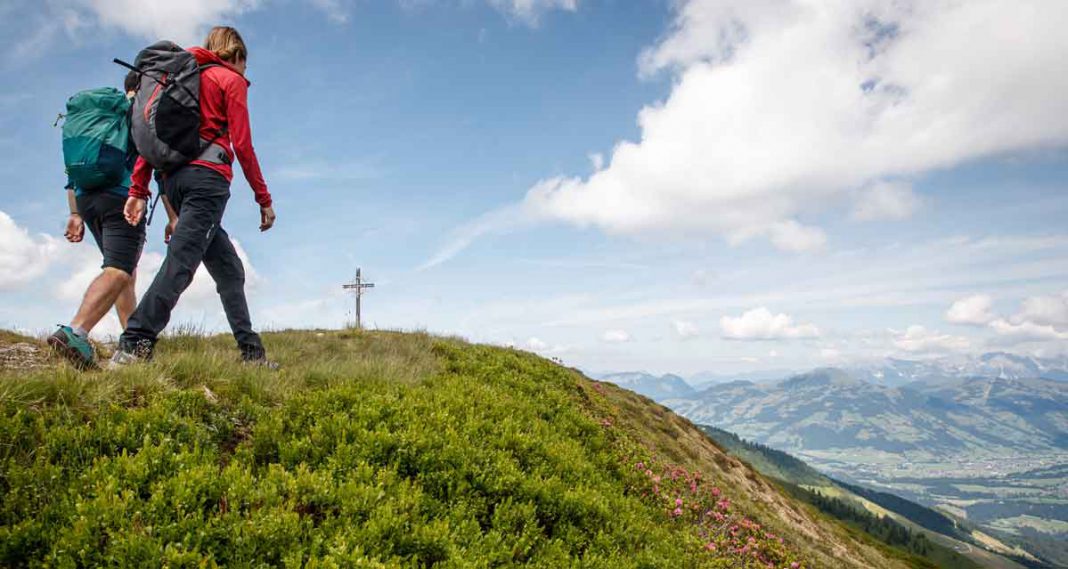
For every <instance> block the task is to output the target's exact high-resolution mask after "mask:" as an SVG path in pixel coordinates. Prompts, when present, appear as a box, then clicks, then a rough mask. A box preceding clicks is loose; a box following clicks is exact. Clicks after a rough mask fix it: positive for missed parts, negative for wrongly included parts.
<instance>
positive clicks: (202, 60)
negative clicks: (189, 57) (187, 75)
mask: <svg viewBox="0 0 1068 569" xmlns="http://www.w3.org/2000/svg"><path fill="white" fill-rule="evenodd" d="M186 51H188V52H189V53H191V54H193V57H195V58H196V59H197V65H208V64H209V63H210V64H214V65H219V66H222V67H225V68H227V69H229V70H230V71H233V72H234V73H237V74H238V75H241V78H242V79H244V80H245V83H246V84H248V85H251V84H252V82H251V81H249V80H248V78H246V77H245V76H244V75H242V73H241V72H240V71H238V70H237V69H235V68H234V66H233V65H230V64H229V63H227V62H225V61H223V60H222V59H220V58H219V56H218V55H215V52H213V51H208V50H206V49H204V48H202V47H200V46H195V47H191V48H189V49H188V50H186Z"/></svg>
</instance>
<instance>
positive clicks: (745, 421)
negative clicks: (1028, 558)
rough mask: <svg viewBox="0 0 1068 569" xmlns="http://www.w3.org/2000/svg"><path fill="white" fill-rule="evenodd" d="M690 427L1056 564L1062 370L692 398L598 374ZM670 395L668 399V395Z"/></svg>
mask: <svg viewBox="0 0 1068 569" xmlns="http://www.w3.org/2000/svg"><path fill="white" fill-rule="evenodd" d="M624 376H625V379H626V381H627V383H626V387H627V388H628V389H631V390H634V391H637V392H639V393H642V394H643V395H646V396H647V397H650V398H652V399H655V400H657V401H658V402H660V403H662V404H663V405H666V406H667V407H670V408H671V409H672V410H674V411H675V412H677V413H679V414H680V415H683V416H685V417H686V418H687V419H689V420H691V421H693V422H694V423H698V424H703V425H713V426H715V427H718V428H720V429H726V430H728V431H732V432H734V433H737V434H738V435H739V436H741V437H744V438H745V439H748V440H750V441H754V442H757V443H760V444H763V445H767V446H769V447H772V448H774V449H779V450H782V451H787V452H790V453H792V454H794V455H797V456H798V457H800V458H803V459H804V460H805V461H806V462H807V463H809V464H811V465H812V466H815V467H816V468H818V469H819V470H820V471H821V472H823V473H827V474H831V475H833V476H834V477H835V478H837V479H839V480H843V481H845V482H848V483H854V484H855V483H861V484H863V485H865V486H868V487H875V488H880V489H881V490H884V491H889V492H892V493H894V494H896V495H898V496H902V497H905V498H908V499H910V500H913V501H916V502H920V503H922V504H925V505H927V506H931V507H937V508H938V509H940V510H942V511H944V512H947V513H949V514H952V515H953V516H955V517H957V518H960V519H967V520H969V522H973V523H976V524H977V525H979V526H981V527H983V528H984V531H987V532H988V533H995V532H998V535H1000V536H1002V537H1005V536H1008V537H1005V539H1009V540H1010V541H1011V540H1012V539H1017V540H1018V541H1017V542H1016V543H1017V544H1024V546H1025V547H1026V548H1027V549H1028V551H1032V552H1036V553H1038V552H1041V553H1042V555H1043V557H1045V558H1047V559H1058V560H1060V561H1061V562H1063V563H1065V564H1066V566H1068V491H1066V490H1065V489H1066V488H1068V361H1066V360H1063V359H1062V360H1057V359H1041V358H1032V357H1026V356H1018V355H1013V354H1006V353H989V354H984V355H982V356H979V357H976V358H974V359H968V360H961V361H955V362H949V361H938V362H932V361H908V360H887V361H885V362H880V363H878V364H871V365H866V366H853V367H849V368H843V369H837V368H824V369H817V370H813V371H810V372H807V373H800V374H791V375H787V376H785V377H782V378H780V379H777V380H771V381H759V382H754V381H746V380H734V381H728V382H725V383H716V384H712V385H708V386H703V387H702V388H700V389H698V388H695V387H693V385H692V384H689V383H687V382H686V381H684V380H682V378H680V377H679V376H654V375H651V374H642V373H637V374H611V375H610V376H609V377H607V378H606V379H607V380H608V381H615V380H613V379H612V377H618V378H620V380H621V381H622V380H623V378H624ZM673 394H679V395H673Z"/></svg>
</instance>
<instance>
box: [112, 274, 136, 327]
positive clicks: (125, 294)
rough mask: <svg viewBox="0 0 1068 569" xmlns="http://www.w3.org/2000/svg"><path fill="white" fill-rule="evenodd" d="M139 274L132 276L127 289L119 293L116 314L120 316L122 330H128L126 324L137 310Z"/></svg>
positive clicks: (116, 300)
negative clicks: (135, 309)
mask: <svg viewBox="0 0 1068 569" xmlns="http://www.w3.org/2000/svg"><path fill="white" fill-rule="evenodd" d="M136 286H137V273H134V274H132V275H130V282H128V283H126V287H125V288H123V289H122V292H120V293H119V296H118V298H116V299H115V312H116V313H117V314H118V315H119V324H121V325H122V329H123V330H125V329H126V322H127V321H128V320H129V319H130V315H131V314H133V311H134V308H137V293H136Z"/></svg>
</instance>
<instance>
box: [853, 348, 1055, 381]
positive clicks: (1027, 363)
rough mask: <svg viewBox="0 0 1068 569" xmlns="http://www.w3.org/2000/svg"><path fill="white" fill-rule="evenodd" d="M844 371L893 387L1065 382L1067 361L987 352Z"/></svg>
mask: <svg viewBox="0 0 1068 569" xmlns="http://www.w3.org/2000/svg"><path fill="white" fill-rule="evenodd" d="M846 371H848V372H849V373H850V374H851V375H853V376H854V377H856V378H858V379H863V380H865V381H869V382H872V383H881V384H884V385H890V386H894V387H897V386H901V385H906V384H909V383H913V382H927V383H930V382H938V381H942V380H945V379H958V378H962V377H992V378H999V379H1034V378H1044V379H1052V380H1055V381H1068V358H1034V357H1029V356H1020V355H1016V354H1009V353H1005V352H991V353H986V354H983V355H981V356H978V357H976V358H969V359H964V360H945V361H944V360H934V361H912V360H900V359H893V358H890V359H887V360H886V361H885V362H882V363H880V364H875V365H868V366H855V367H850V368H847V369H846Z"/></svg>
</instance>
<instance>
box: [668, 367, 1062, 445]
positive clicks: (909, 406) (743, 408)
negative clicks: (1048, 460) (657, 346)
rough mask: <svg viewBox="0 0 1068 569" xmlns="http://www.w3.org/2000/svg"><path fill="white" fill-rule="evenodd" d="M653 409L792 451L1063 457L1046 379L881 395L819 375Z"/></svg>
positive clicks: (974, 382)
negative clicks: (1050, 454) (1055, 454)
mask: <svg viewBox="0 0 1068 569" xmlns="http://www.w3.org/2000/svg"><path fill="white" fill-rule="evenodd" d="M661 400H662V402H663V403H664V404H666V405H667V406H669V407H671V408H672V409H674V410H675V411H676V412H678V413H680V414H682V415H684V416H685V417H687V418H688V419H690V420H691V421H694V422H697V423H702V424H708V425H716V426H718V427H720V428H725V429H729V430H733V431H736V432H738V433H739V434H740V435H742V436H744V437H746V438H751V439H753V440H757V441H760V442H762V443H764V444H768V445H771V446H774V447H776V448H780V449H784V450H788V451H793V452H797V451H802V452H809V453H811V452H812V451H823V450H831V449H842V448H858V447H859V448H865V449H870V450H875V451H883V452H887V453H902V452H906V451H916V452H922V453H924V454H929V455H934V456H947V455H953V454H959V453H977V454H978V455H990V454H997V455H1008V454H1013V453H1019V452H1041V451H1049V450H1062V451H1068V383H1063V382H1057V381H1052V380H1046V379H1001V378H984V377H975V378H955V379H950V378H945V379H942V380H940V381H938V382H932V383H930V384H926V383H924V382H912V383H910V384H908V386H903V387H889V386H886V385H879V384H875V383H869V382H867V381H864V380H861V379H857V378H856V377H855V376H853V375H852V374H850V373H848V372H846V371H843V370H838V369H820V370H815V371H812V372H809V373H805V374H801V375H797V376H794V377H791V378H789V379H786V380H784V381H780V382H777V383H769V384H755V383H751V382H745V381H737V382H732V383H727V384H723V385H717V386H713V387H710V388H708V389H705V390H703V391H701V392H698V393H696V394H694V395H691V396H688V397H679V398H662V399H661Z"/></svg>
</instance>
